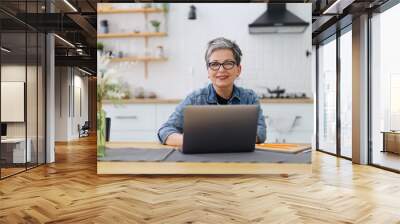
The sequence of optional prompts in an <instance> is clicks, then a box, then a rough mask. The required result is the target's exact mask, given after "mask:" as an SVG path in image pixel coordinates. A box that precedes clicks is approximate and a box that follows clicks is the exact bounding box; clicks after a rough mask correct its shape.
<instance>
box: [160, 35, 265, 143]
mask: <svg viewBox="0 0 400 224" xmlns="http://www.w3.org/2000/svg"><path fill="white" fill-rule="evenodd" d="M241 56H242V51H241V50H240V48H239V46H238V45H237V44H236V43H235V42H232V41H231V40H228V39H225V38H223V37H220V38H216V39H214V40H211V41H210V42H209V43H208V46H207V50H206V54H205V60H206V66H207V71H208V78H209V79H210V81H211V84H209V85H208V86H207V87H205V88H202V89H199V90H196V91H194V92H192V93H191V94H189V95H188V96H187V97H186V99H185V100H183V101H182V102H181V103H180V104H179V105H178V106H177V107H176V109H175V111H174V112H173V113H172V114H171V116H170V117H169V118H168V121H167V122H165V123H164V124H163V125H162V126H161V128H160V129H159V130H158V139H159V140H160V142H161V143H162V144H166V145H172V146H178V147H180V146H182V144H183V111H184V108H185V107H186V106H187V105H213V104H215V105H224V104H257V105H258V108H259V112H258V125H257V136H256V142H257V143H260V142H264V141H265V138H266V125H265V120H264V116H263V114H262V110H261V107H260V103H259V101H258V97H257V95H256V94H255V93H254V91H252V90H249V89H244V88H241V87H237V86H235V85H234V81H235V80H236V79H237V78H238V77H239V75H240V73H241V70H242V66H241V64H240V61H241Z"/></svg>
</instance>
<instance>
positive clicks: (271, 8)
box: [249, 3, 309, 34]
mask: <svg viewBox="0 0 400 224" xmlns="http://www.w3.org/2000/svg"><path fill="white" fill-rule="evenodd" d="M308 25H309V23H308V22H306V21H304V20H302V19H300V18H299V17H297V16H296V15H294V14H293V13H291V12H290V11H288V10H287V9H286V4H284V3H269V4H267V10H266V11H265V12H264V13H263V14H262V15H261V16H260V17H258V18H257V19H256V20H255V21H254V22H253V23H251V24H249V32H250V34H266V33H302V32H304V30H306V28H307V26H308Z"/></svg>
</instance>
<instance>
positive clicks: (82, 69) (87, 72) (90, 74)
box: [78, 67, 92, 75]
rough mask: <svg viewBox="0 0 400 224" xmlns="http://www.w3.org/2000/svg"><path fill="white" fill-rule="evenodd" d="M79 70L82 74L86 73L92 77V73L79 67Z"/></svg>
mask: <svg viewBox="0 0 400 224" xmlns="http://www.w3.org/2000/svg"><path fill="white" fill-rule="evenodd" d="M78 70H79V71H81V72H83V73H85V74H87V75H92V73H90V72H88V71H85V70H83V69H81V68H79V67H78Z"/></svg>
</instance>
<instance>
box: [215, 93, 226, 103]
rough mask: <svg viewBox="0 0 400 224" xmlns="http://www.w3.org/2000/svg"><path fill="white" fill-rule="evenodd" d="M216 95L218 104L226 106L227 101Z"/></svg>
mask: <svg viewBox="0 0 400 224" xmlns="http://www.w3.org/2000/svg"><path fill="white" fill-rule="evenodd" d="M216 95H217V101H218V104H224V105H225V104H228V101H229V100H227V99H225V98H223V97H222V96H220V95H218V94H217V93H216Z"/></svg>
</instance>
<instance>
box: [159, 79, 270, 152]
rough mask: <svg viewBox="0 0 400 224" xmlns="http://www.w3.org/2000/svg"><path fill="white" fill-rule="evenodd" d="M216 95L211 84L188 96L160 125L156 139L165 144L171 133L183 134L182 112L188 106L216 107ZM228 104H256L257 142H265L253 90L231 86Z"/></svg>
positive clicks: (264, 130)
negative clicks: (231, 90) (231, 91)
mask: <svg viewBox="0 0 400 224" xmlns="http://www.w3.org/2000/svg"><path fill="white" fill-rule="evenodd" d="M217 104H218V101H217V95H216V92H215V89H214V87H213V85H212V84H209V85H208V86H207V87H204V88H201V89H199V90H196V91H194V92H192V93H191V94H189V95H188V96H187V97H186V98H185V99H184V100H183V101H182V102H181V103H180V104H179V105H178V106H177V107H176V108H175V111H174V112H173V113H172V114H171V115H170V116H169V118H168V120H167V122H165V123H164V124H163V125H161V127H160V129H159V130H158V139H159V140H160V142H161V143H162V144H165V142H166V141H167V138H168V136H169V135H171V134H173V133H180V134H182V133H183V111H184V109H185V107H186V106H188V105H217ZM228 104H257V105H258V124H257V137H258V142H265V139H266V125H265V120H264V116H263V113H262V109H261V107H260V102H259V100H258V97H257V95H256V94H255V93H254V91H253V90H249V89H244V88H241V87H237V86H235V85H234V86H233V94H232V97H231V99H229V101H228Z"/></svg>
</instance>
